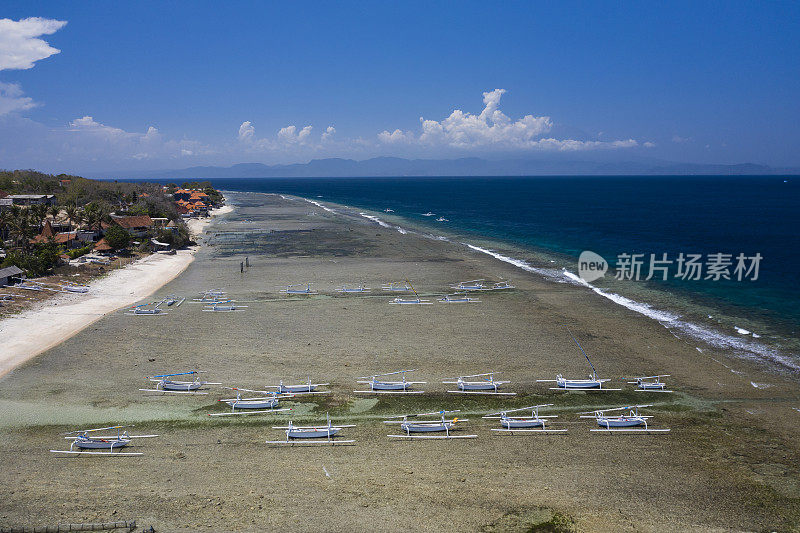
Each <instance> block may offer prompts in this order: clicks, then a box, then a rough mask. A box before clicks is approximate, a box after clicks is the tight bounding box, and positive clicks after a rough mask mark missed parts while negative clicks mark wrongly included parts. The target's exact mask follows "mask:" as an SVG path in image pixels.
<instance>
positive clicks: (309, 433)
mask: <svg viewBox="0 0 800 533" xmlns="http://www.w3.org/2000/svg"><path fill="white" fill-rule="evenodd" d="M339 431H341V429H340V428H327V427H325V428H321V429H290V430H287V432H286V433H287V436H288V437H289V438H290V439H321V438H327V437H333V436H334V435H336V434H337V433H339Z"/></svg>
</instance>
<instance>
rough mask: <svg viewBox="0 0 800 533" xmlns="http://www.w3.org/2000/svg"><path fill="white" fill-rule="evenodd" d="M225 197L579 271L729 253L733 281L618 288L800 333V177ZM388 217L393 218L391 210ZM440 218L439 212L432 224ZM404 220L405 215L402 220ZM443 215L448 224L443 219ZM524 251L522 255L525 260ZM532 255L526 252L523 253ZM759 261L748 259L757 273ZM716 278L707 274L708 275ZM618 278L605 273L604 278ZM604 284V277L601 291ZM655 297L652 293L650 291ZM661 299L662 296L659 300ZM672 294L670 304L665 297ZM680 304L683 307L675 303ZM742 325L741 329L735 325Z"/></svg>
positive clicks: (619, 179) (264, 187)
mask: <svg viewBox="0 0 800 533" xmlns="http://www.w3.org/2000/svg"><path fill="white" fill-rule="evenodd" d="M211 181H212V182H213V183H214V185H215V186H216V187H218V188H220V189H225V190H231V191H251V192H270V193H282V194H290V195H296V196H301V197H305V198H309V199H314V200H317V201H320V202H323V203H324V202H325V201H329V202H334V203H339V204H345V205H348V206H352V207H358V208H360V209H365V210H370V211H372V212H373V214H375V213H377V214H379V215H380V216H382V217H386V218H391V219H392V220H393V222H394V223H398V224H401V225H402V223H400V222H398V220H406V221H408V222H410V223H414V224H417V225H424V226H426V227H428V228H431V229H432V230H433V231H439V232H440V233H442V234H445V235H456V236H458V238H460V239H461V240H462V241H464V240H466V241H469V239H479V240H480V242H487V241H488V242H492V241H494V242H495V243H496V246H497V247H502V246H504V245H505V246H508V247H510V248H513V249H517V250H528V251H529V252H530V253H531V254H535V253H544V254H551V256H548V257H555V258H556V259H558V261H557V262H558V263H559V264H562V266H565V267H567V268H568V269H570V265H571V270H572V271H573V272H575V271H576V270H577V258H578V255H579V254H580V252H581V251H583V250H591V251H594V252H596V253H598V254H600V255H601V256H603V257H604V258H605V259H606V260H607V261H608V262H609V263H610V264H611V266H612V267H613V266H614V264H615V263H616V262H617V258H618V255H619V254H645V255H644V257H643V262H644V265H643V267H642V268H643V270H642V277H643V278H644V277H646V274H647V271H648V269H649V260H650V254H656V256H657V258H659V259H660V258H661V257H662V254H664V253H666V254H667V259H668V260H673V261H675V260H676V259H677V258H678V255H679V254H680V253H683V254H684V255H686V254H701V255H702V262H703V263H704V267H705V266H707V260H708V255H709V254H717V253H723V254H731V256H732V258H731V260H732V262H733V265H731V266H730V268H729V269H728V271H729V275H730V276H731V277H732V278H733V279H732V280H730V281H727V280H724V279H721V280H719V281H714V280H706V279H701V280H681V279H676V278H675V276H674V274H675V273H676V272H677V265H676V264H675V263H673V264H672V265H670V266H669V268H670V270H669V274H668V275H669V279H668V280H667V281H661V280H658V281H650V282H644V281H639V282H636V281H629V282H627V283H623V282H618V283H616V284H613V282H612V285H613V289H614V291H616V292H620V293H621V294H625V296H628V297H635V299H636V300H637V301H640V300H641V299H645V300H646V301H647V300H648V299H649V302H648V303H651V304H653V305H654V306H655V307H660V308H663V306H665V305H666V306H668V307H669V306H672V305H678V302H679V300H680V301H681V302H683V304H685V305H683V306H682V308H681V309H679V311H680V313H681V314H684V315H685V314H686V313H687V312H689V313H690V314H691V312H692V311H694V313H695V314H697V315H700V314H704V315H705V314H708V315H711V316H709V318H716V315H717V314H719V315H720V316H724V317H725V318H726V321H727V322H725V326H724V327H726V328H727V327H732V325H736V326H739V327H746V328H747V329H751V330H752V331H753V332H756V331H757V329H760V330H761V331H759V333H761V334H762V336H767V335H777V334H780V335H782V336H783V337H784V340H785V339H786V338H788V339H790V340H791V339H792V338H793V337H796V336H797V335H796V333H797V332H798V331H800V305H798V304H799V303H800V249H799V247H800V238H798V228H799V227H800V177H796V176H795V177H784V176H780V177H779V176H736V177H729V176H724V177H723V176H658V177H653V176H624V177H623V176H605V177H563V176H559V177H484V178H476V177H425V178H408V177H404V178H335V179H330V178H324V179H323V178H304V179H297V178H292V179H276V178H269V179H219V180H211ZM386 209H391V210H393V212H392V213H384V210H386ZM424 213H434V214H435V216H428V217H426V216H423V214H424ZM396 217H402V218H400V219H397V218H396ZM438 217H444V218H446V219H447V221H442V222H437V221H436V218H438ZM518 253H519V252H518ZM523 253H524V252H523ZM739 254H744V255H745V256H746V257H747V258H751V257H753V256H755V255H756V254H760V255H761V257H762V259H761V260H760V263H759V272H758V279H757V280H754V281H753V280H751V279H750V278H752V276H753V272H751V273H750V275H749V276H746V278H747V279H743V280H742V281H736V280H735V278H736V273H735V267H736V257H737V256H738V255H739ZM750 264H751V260H748V261H747V266H750ZM706 275H707V272H706V269H705V268H704V270H703V272H702V278H705V277H706ZM609 276H611V277H613V273H612V274H607V276H606V280H605V281H608V280H607V278H608V277H609ZM594 284H596V285H600V286H604V285H603V284H604V280H599V281H598V282H596V283H594ZM648 290H649V291H651V292H652V291H655V292H653V294H651V295H650V296H648V295H647V291H648ZM656 293H659V294H660V297H658V298H656ZM665 295H667V296H665ZM678 306H679V307H680V305H678ZM737 321H738V322H737Z"/></svg>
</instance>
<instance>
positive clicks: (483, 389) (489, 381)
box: [442, 372, 517, 396]
mask: <svg viewBox="0 0 800 533" xmlns="http://www.w3.org/2000/svg"><path fill="white" fill-rule="evenodd" d="M499 373H500V372H486V373H484V374H472V375H469V376H458V377H457V378H450V379H448V380H445V381H442V383H447V384H449V385H457V386H458V390H449V391H447V392H452V393H457V394H490V395H493V396H516V395H517V393H516V392H500V391H499V390H498V387H499V386H500V385H506V384H508V383H511V382H510V381H499V380H495V379H494V375H495V374H499ZM470 378H480V379H478V380H477V381H468V380H469V379H470Z"/></svg>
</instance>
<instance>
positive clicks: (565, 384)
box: [536, 328, 622, 391]
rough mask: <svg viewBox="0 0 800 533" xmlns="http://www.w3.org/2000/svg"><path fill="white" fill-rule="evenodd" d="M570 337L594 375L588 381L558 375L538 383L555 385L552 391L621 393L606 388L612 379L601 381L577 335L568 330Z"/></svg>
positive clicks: (539, 380) (551, 388)
mask: <svg viewBox="0 0 800 533" xmlns="http://www.w3.org/2000/svg"><path fill="white" fill-rule="evenodd" d="M567 331H568V332H569V335H570V337H572V340H573V341H575V344H576V345H577V346H578V349H580V351H581V353H582V354H583V356H584V357H585V358H586V360H587V361H588V362H589V366H591V367H592V373H591V374H590V375H589V378H588V379H567V378H565V377H564V376H562V375H561V374H558V375H556V379H537V380H536V381H537V382H539V383H555V384H556V386H555V387H550V390H562V391H569V390H582V391H591V390H598V391H620V390H622V389H609V388H608V387H604V386H603V384H604V383H607V382H609V381H611V380H610V379H600V378H599V377H598V376H597V370H596V369H595V367H594V365H593V364H592V361H591V359H589V356H588V355H586V352H585V351H584V349H583V346H581V343H579V342H578V339H576V338H575V335H573V334H572V332H571V331H570V330H569V328H567Z"/></svg>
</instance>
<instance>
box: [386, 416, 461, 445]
mask: <svg viewBox="0 0 800 533" xmlns="http://www.w3.org/2000/svg"><path fill="white" fill-rule="evenodd" d="M457 412H459V411H458V410H455V411H445V410H442V411H433V412H430V413H417V414H408V415H398V416H395V417H392V418H393V419H397V418H400V419H401V420H384V424H400V430H401V431H403V432H404V433H403V434H401V435H387V437H390V438H408V439H474V438H477V435H451V434H450V431H451V430H454V429H455V426H456V422H458V420H459V419H458V418H457V417H456V418H453V419H452V420H446V419H445V417H446V416H447V415H448V414H450V413H457ZM429 415H439V416H440V417H441V418H440V419H439V420H409V418H415V417H418V416H429ZM467 420H468V419H463V420H462V422H466V421H467ZM412 433H414V435H412ZM417 433H444V435H416V434H417Z"/></svg>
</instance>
